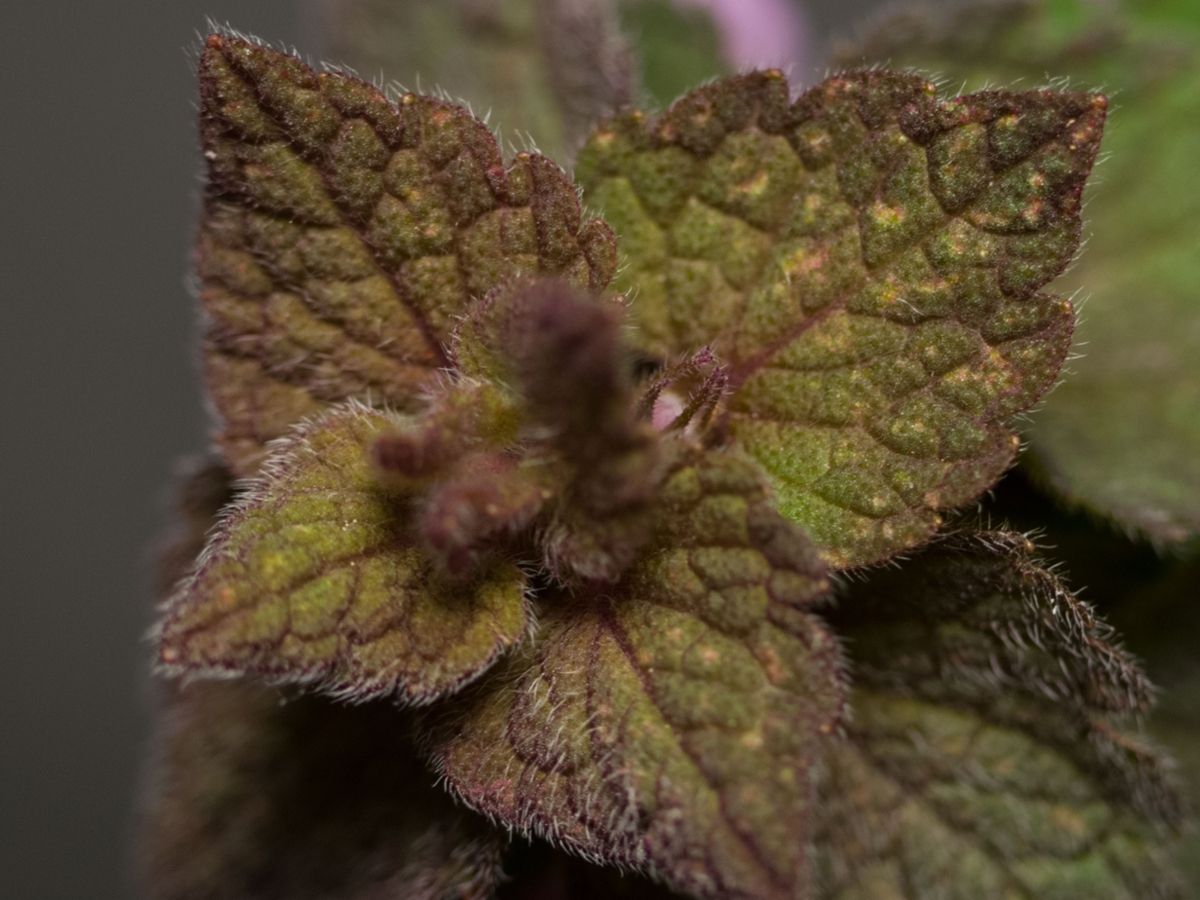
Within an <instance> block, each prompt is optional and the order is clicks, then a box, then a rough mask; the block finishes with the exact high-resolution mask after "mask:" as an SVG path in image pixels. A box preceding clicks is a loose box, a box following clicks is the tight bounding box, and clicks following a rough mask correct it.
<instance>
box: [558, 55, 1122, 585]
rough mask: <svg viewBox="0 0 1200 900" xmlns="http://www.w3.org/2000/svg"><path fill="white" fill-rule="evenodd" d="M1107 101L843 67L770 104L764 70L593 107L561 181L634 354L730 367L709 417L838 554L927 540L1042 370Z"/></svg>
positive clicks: (1010, 452)
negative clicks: (596, 125)
mask: <svg viewBox="0 0 1200 900" xmlns="http://www.w3.org/2000/svg"><path fill="white" fill-rule="evenodd" d="M1104 110H1105V101H1104V98H1103V97H1099V96H1095V95H1092V94H1079V93H1060V92H1050V91H1045V92H1028V93H1010V92H987V93H980V94H974V95H969V96H962V97H957V98H954V99H952V100H939V99H938V98H937V96H936V91H935V89H934V86H933V85H931V84H929V83H928V82H926V81H924V80H923V79H920V78H916V77H914V76H907V75H898V74H894V73H887V72H859V73H851V74H848V75H844V76H839V77H837V78H833V79H830V80H828V81H826V82H824V83H823V84H821V85H820V86H818V87H816V88H814V89H813V90H811V91H809V92H808V93H806V94H805V95H803V96H802V97H801V98H800V99H799V100H797V101H796V102H795V103H789V99H788V89H787V85H786V82H785V81H784V80H783V77H782V76H781V75H779V74H778V73H776V72H767V73H757V74H753V75H747V76H741V77H738V78H734V79H730V80H727V81H724V82H719V83H717V84H715V85H712V86H709V87H706V88H702V89H700V90H698V91H696V92H694V93H692V94H689V95H688V96H687V97H684V98H683V99H681V100H680V101H678V102H677V103H676V104H675V105H674V106H673V107H672V108H671V110H670V111H669V112H667V113H666V114H665V115H663V116H662V117H661V118H660V119H657V120H653V121H651V120H649V119H647V118H646V117H645V116H643V115H642V114H640V113H631V114H628V115H625V116H622V117H619V118H617V119H614V120H612V121H610V122H609V123H607V124H606V125H604V126H602V127H601V128H600V130H599V131H598V132H597V133H596V134H594V135H593V137H592V138H591V140H590V141H589V143H588V145H587V146H586V147H585V148H584V150H583V151H582V153H581V156H580V160H579V163H578V166H577V172H576V174H577V177H578V178H579V180H580V181H581V183H582V184H583V186H584V188H585V190H586V197H587V200H588V202H589V203H590V204H592V205H594V206H596V207H597V208H600V209H602V210H603V211H604V215H605V218H606V220H607V221H608V222H609V223H610V224H611V225H612V226H613V228H614V229H615V230H616V231H617V232H618V233H619V235H620V240H621V249H622V253H623V254H625V256H626V257H627V258H628V262H629V266H628V268H627V269H625V270H624V272H623V274H622V276H621V279H620V280H619V281H618V286H619V287H622V288H628V289H631V290H632V291H633V292H634V295H633V296H634V302H633V304H632V307H631V309H632V311H633V313H634V316H635V318H636V324H637V325H638V326H639V327H640V333H639V335H638V337H637V340H638V341H639V343H640V346H641V349H642V350H643V351H644V352H646V353H648V354H650V355H652V356H656V357H658V358H659V359H661V360H664V361H667V360H673V359H675V358H677V357H679V356H682V355H686V354H687V353H690V352H692V351H695V350H697V349H699V348H700V347H701V346H704V345H711V346H712V348H713V350H714V351H715V352H716V354H717V356H718V357H720V358H721V359H722V360H723V361H725V362H727V363H729V364H731V385H732V387H733V388H734V391H733V393H732V396H731V397H730V399H729V402H728V409H727V411H726V416H725V419H724V424H725V427H726V428H727V430H728V433H729V434H730V435H732V436H733V437H734V438H736V439H737V441H738V442H739V444H740V445H741V446H742V447H743V448H744V449H745V450H747V451H748V452H750V453H751V454H752V455H754V456H755V457H756V458H757V459H758V460H759V461H760V462H761V463H762V464H763V465H764V466H765V467H766V469H767V471H768V473H769V475H770V477H771V480H772V484H773V486H774V488H775V490H776V492H777V495H778V498H779V503H780V505H781V508H782V509H783V510H784V511H785V512H786V513H787V515H789V516H790V517H792V518H793V519H794V520H796V521H797V522H798V523H800V524H801V525H802V526H804V528H805V529H806V530H807V531H808V532H809V533H810V534H811V535H812V536H813V538H814V540H815V541H816V542H817V544H818V545H819V546H820V547H821V548H822V550H823V552H824V553H825V556H826V558H827V559H829V560H830V561H831V562H833V563H834V564H835V565H838V566H846V565H859V564H864V563H868V562H872V561H877V560H880V559H885V558H887V557H889V556H892V555H894V554H895V553H897V552H899V551H900V550H902V549H904V548H906V547H909V546H913V545H914V544H918V543H920V542H922V541H923V540H925V539H926V538H927V537H928V536H929V535H930V534H931V533H932V532H933V530H934V529H935V528H936V527H937V526H938V524H939V522H940V518H939V513H938V511H939V510H942V509H945V508H948V507H953V506H956V505H959V504H962V503H964V502H966V501H968V500H970V499H972V498H973V497H975V496H976V495H978V494H979V493H980V492H981V491H982V490H984V489H985V488H986V487H988V486H989V485H990V484H991V483H992V482H993V481H994V480H995V479H996V478H997V477H999V475H1000V474H1001V473H1002V472H1003V471H1004V469H1005V468H1006V467H1007V466H1008V464H1009V463H1010V462H1011V461H1012V459H1013V456H1014V454H1015V452H1016V447H1017V439H1016V437H1015V436H1014V435H1013V434H1012V433H1011V432H1010V431H1009V430H1008V428H1007V426H1006V425H1005V422H1006V421H1007V420H1008V419H1009V418H1010V417H1011V416H1013V415H1014V414H1015V413H1017V412H1019V411H1021V410H1023V409H1026V408H1027V407H1029V406H1030V405H1032V404H1033V403H1034V402H1035V401H1036V400H1037V399H1038V398H1039V397H1040V396H1041V395H1042V394H1043V393H1044V392H1045V391H1046V390H1047V389H1048V388H1049V387H1050V386H1051V385H1052V384H1053V382H1054V379H1055V377H1056V376H1057V374H1058V371H1059V367H1060V365H1061V362H1062V360H1063V358H1064V356H1065V354H1066V352H1067V347H1068V345H1069V343H1070V339H1071V328H1072V324H1073V318H1074V317H1073V311H1072V308H1071V305H1070V303H1068V302H1067V301H1065V300H1061V299H1059V298H1056V297H1052V296H1048V295H1045V294H1042V293H1039V290H1038V289H1039V288H1040V287H1041V286H1042V285H1044V284H1045V283H1046V282H1047V281H1049V280H1050V279H1051V278H1052V277H1053V276H1055V275H1057V274H1058V273H1059V272H1060V271H1061V270H1062V268H1063V267H1064V266H1065V265H1066V264H1067V263H1068V262H1069V260H1070V259H1071V257H1072V255H1073V254H1074V252H1075V249H1076V247H1077V245H1078V241H1079V230H1080V220H1079V208H1080V193H1081V191H1082V188H1083V183H1084V180H1085V178H1086V177H1087V174H1088V172H1089V170H1090V168H1091V165H1092V162H1093V161H1094V158H1095V154H1096V149H1097V146H1098V144H1099V139H1100V133H1101V130H1102V126H1103V121H1104Z"/></svg>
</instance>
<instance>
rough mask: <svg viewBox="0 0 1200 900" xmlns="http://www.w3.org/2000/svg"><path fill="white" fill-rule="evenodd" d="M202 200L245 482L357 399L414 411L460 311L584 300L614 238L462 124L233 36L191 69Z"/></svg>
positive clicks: (218, 398) (447, 111) (228, 411)
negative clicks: (503, 296) (558, 298)
mask: <svg viewBox="0 0 1200 900" xmlns="http://www.w3.org/2000/svg"><path fill="white" fill-rule="evenodd" d="M200 95H201V135H202V141H203V148H204V155H205V158H206V160H207V161H208V186H207V191H206V196H205V205H204V215H203V220H202V222H201V228H200V238H199V246H198V250H197V268H198V272H199V275H200V278H201V281H202V285H203V288H202V291H201V303H202V305H203V307H204V310H205V312H206V313H207V316H208V328H207V332H206V337H205V372H206V376H207V380H208V385H209V390H210V393H211V395H212V398H213V403H214V405H215V407H216V410H217V412H218V413H219V414H220V417H221V420H222V423H223V427H222V430H221V432H220V433H219V434H218V438H217V439H218V442H219V443H220V445H221V447H222V449H223V451H224V453H225V456H226V459H227V460H228V461H229V463H230V465H231V466H232V468H233V469H234V471H235V473H236V474H238V475H242V476H245V475H249V474H252V473H253V471H254V470H255V469H256V468H257V466H258V465H259V463H260V462H261V460H262V458H263V456H264V454H265V452H266V451H265V444H266V442H268V441H269V440H271V439H273V438H276V437H279V436H281V435H283V434H284V433H286V431H287V428H288V426H290V425H291V424H293V423H294V422H296V421H298V420H299V419H301V418H303V417H305V416H309V415H312V414H314V413H316V412H318V411H319V410H320V409H321V408H323V407H324V406H326V405H328V404H330V403H336V402H339V401H342V400H345V399H347V398H350V397H357V398H361V399H363V400H369V401H370V402H373V403H380V404H387V405H389V406H391V407H392V408H396V409H402V410H412V409H415V408H417V407H418V406H419V405H420V400H421V396H422V390H423V388H424V387H425V386H427V385H429V384H430V383H431V381H432V380H433V379H434V378H435V377H436V372H437V370H438V369H439V368H441V367H443V366H445V365H446V364H447V357H446V355H445V352H444V350H443V345H444V344H445V343H446V342H447V341H448V340H449V338H450V333H451V331H452V328H453V324H454V321H455V318H456V317H457V316H459V315H461V314H462V313H463V312H465V310H466V309H467V307H468V305H469V299H470V298H472V297H479V296H483V295H484V294H486V293H487V292H488V291H489V290H490V289H491V288H492V287H493V286H494V285H496V284H497V283H499V282H500V281H502V280H503V279H505V278H508V277H511V276H514V275H516V274H519V273H526V274H530V275H533V274H538V273H544V274H554V275H557V276H559V277H561V278H564V279H566V280H567V281H569V282H571V283H572V284H576V285H578V286H580V287H582V288H585V289H590V290H596V291H598V290H600V289H602V288H603V287H604V286H605V285H606V284H607V283H608V281H609V279H610V278H611V277H612V274H613V271H614V269H615V264H616V257H615V249H614V246H613V241H612V235H611V233H610V232H609V230H608V228H607V227H606V226H605V225H604V224H603V223H602V222H600V221H598V220H593V221H590V222H588V223H586V224H584V223H583V221H582V220H581V216H580V207H579V202H578V198H577V197H576V195H575V191H574V189H573V187H572V186H571V184H570V182H569V181H568V180H567V178H566V176H565V175H564V174H563V173H562V171H561V170H560V169H559V168H558V167H557V166H556V165H555V164H554V163H552V162H551V161H550V160H548V159H546V158H544V157H542V156H538V155H537V154H529V153H522V154H519V155H518V156H517V158H516V160H515V161H514V162H513V164H512V165H511V166H510V167H508V168H505V166H504V163H503V160H502V158H501V155H500V149H499V147H498V145H497V143H496V139H495V138H494V137H493V136H492V133H491V132H490V131H488V129H487V127H486V126H485V125H484V124H483V123H482V122H480V121H479V120H478V119H475V118H474V117H473V116H472V115H471V114H470V113H469V112H467V111H466V110H465V109H463V108H461V107H458V106H455V105H453V104H450V103H446V102H443V101H441V100H437V99H434V98H432V97H422V96H418V95H415V94H405V95H403V96H402V97H400V98H399V101H398V102H397V103H391V102H389V101H388V100H387V99H386V98H385V96H384V95H383V94H382V93H381V92H380V91H379V90H378V89H376V88H374V87H373V86H371V85H369V84H367V83H366V82H363V81H360V80H358V79H356V78H352V77H350V76H348V75H345V74H342V73H338V72H325V73H322V74H320V75H318V74H317V73H316V72H314V71H312V70H311V69H309V68H308V67H307V66H305V65H304V64H303V63H301V62H300V61H299V60H296V59H294V58H292V57H290V56H286V55H283V54H280V53H276V52H274V51H272V50H268V49H265V48H263V47H259V46H256V45H254V44H251V43H248V42H246V41H243V40H240V39H237V38H233V37H228V36H224V35H219V34H217V35H212V36H210V37H209V39H208V43H207V45H206V47H205V50H204V53H203V56H202V58H201V63H200Z"/></svg>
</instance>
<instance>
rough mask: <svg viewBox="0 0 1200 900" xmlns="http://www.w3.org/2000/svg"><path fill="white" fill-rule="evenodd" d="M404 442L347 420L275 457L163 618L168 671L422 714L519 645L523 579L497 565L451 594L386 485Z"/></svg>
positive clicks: (284, 447) (312, 429) (351, 411)
mask: <svg viewBox="0 0 1200 900" xmlns="http://www.w3.org/2000/svg"><path fill="white" fill-rule="evenodd" d="M397 427H398V423H397V420H396V419H395V418H394V417H392V416H390V415H387V414H384V413H379V412H373V411H370V410H368V409H366V408H365V407H361V406H357V405H349V406H346V407H342V408H339V409H337V410H335V411H332V412H330V413H328V414H326V415H325V416H324V417H323V418H321V419H318V420H317V421H315V422H311V423H308V424H306V425H304V426H303V427H302V428H300V429H299V430H298V431H296V433H295V434H293V435H292V436H291V437H289V438H288V439H286V440H285V441H283V442H281V443H280V444H279V445H278V446H277V447H276V448H275V450H274V454H273V455H272V456H271V457H270V459H269V460H268V463H267V465H266V467H265V469H264V472H265V474H264V475H263V476H261V477H260V478H259V480H258V482H257V483H256V484H254V485H253V486H252V487H251V488H250V489H249V490H248V491H247V492H246V494H245V495H244V496H243V497H242V498H241V499H240V501H239V503H238V504H237V505H236V506H235V507H234V508H233V509H232V510H231V511H230V512H228V513H227V514H226V516H225V518H224V519H223V520H222V522H221V525H220V527H219V528H218V529H217V531H216V533H215V534H214V536H213V537H212V539H211V542H210V544H209V547H208V549H207V550H206V552H205V553H204V555H203V556H202V558H201V559H200V562H199V564H198V566H197V568H196V571H195V573H194V574H193V575H192V576H191V577H190V578H189V579H187V580H186V581H185V582H184V583H183V584H182V585H181V586H180V588H179V590H178V591H177V592H176V594H175V596H174V597H173V598H172V599H171V600H170V601H169V603H168V604H167V608H166V613H165V619H164V622H163V624H162V625H161V627H160V629H161V630H160V636H159V637H160V650H159V655H160V660H161V663H162V665H163V667H164V668H165V669H166V670H167V671H168V672H170V673H172V674H178V675H187V676H204V677H219V678H229V677H235V676H258V677H265V678H267V679H269V680H272V681H275V682H280V683H300V684H311V685H314V686H316V687H318V688H320V689H321V690H323V691H326V692H329V693H333V694H336V695H339V696H344V697H349V698H353V699H359V700H361V699H365V698H368V697H372V696H380V695H385V694H390V695H393V696H395V697H396V698H397V699H399V700H401V701H404V702H408V703H426V702H429V701H431V700H433V699H435V698H437V697H439V696H443V695H445V694H447V693H450V692H453V691H455V690H457V689H459V688H460V687H462V686H463V685H464V684H466V683H467V682H469V681H471V680H472V679H474V678H476V677H477V676H478V675H480V674H481V673H482V672H483V671H485V670H486V669H487V668H488V667H489V666H490V665H491V664H492V663H493V662H494V661H495V659H496V658H497V656H499V654H500V653H501V652H502V651H503V650H504V649H505V648H507V647H509V646H511V645H513V644H515V643H516V642H517V641H518V640H520V638H521V637H522V636H523V635H524V634H525V632H526V631H527V629H528V626H529V615H528V610H527V601H526V598H525V578H524V576H523V575H522V573H521V572H520V571H519V570H518V569H517V568H516V566H514V565H512V564H510V563H507V562H504V561H502V560H499V559H493V560H491V561H490V562H489V564H488V565H487V566H486V567H484V568H482V569H481V570H480V571H478V572H476V573H475V574H474V577H472V578H470V579H468V580H467V581H466V582H465V583H464V582H463V581H461V580H455V581H450V580H448V578H447V577H446V576H444V575H442V574H441V573H439V571H438V570H437V568H436V566H435V565H434V563H433V560H432V559H431V558H430V557H429V556H428V554H427V553H426V552H425V551H424V549H422V547H421V544H420V538H419V535H418V534H417V533H416V532H415V530H414V528H413V524H412V517H413V516H412V509H411V505H410V504H409V502H408V501H407V500H406V499H405V498H402V497H397V496H395V495H393V494H389V493H387V492H385V491H384V490H382V489H381V488H380V487H379V485H378V484H377V483H376V480H375V477H374V472H373V468H372V465H371V460H370V455H369V454H370V447H371V445H372V443H373V442H374V441H375V440H376V439H377V438H378V437H379V436H380V434H381V433H384V432H386V431H388V430H390V429H394V428H397Z"/></svg>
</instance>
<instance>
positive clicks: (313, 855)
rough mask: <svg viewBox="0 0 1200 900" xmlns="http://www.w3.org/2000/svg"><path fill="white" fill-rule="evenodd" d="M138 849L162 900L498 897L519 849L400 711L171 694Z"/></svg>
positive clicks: (250, 688)
mask: <svg viewBox="0 0 1200 900" xmlns="http://www.w3.org/2000/svg"><path fill="white" fill-rule="evenodd" d="M161 715H162V718H161V721H160V725H159V729H158V734H157V737H156V745H157V746H156V753H155V756H156V759H155V764H154V769H153V771H152V773H151V776H152V778H151V781H150V784H151V785H152V787H153V792H152V794H151V796H150V797H149V798H148V803H147V806H146V809H145V811H144V812H143V815H142V822H141V838H140V846H139V851H140V853H139V858H140V868H141V869H142V876H143V881H144V883H145V886H146V887H147V888H148V889H149V893H150V896H153V897H154V898H155V900H227V898H231V897H237V898H239V900H275V898H281V897H286V898H289V900H379V898H383V897H404V898H406V900H486V898H488V897H490V896H492V891H493V889H494V887H495V885H496V884H497V883H498V882H499V880H500V876H501V870H500V864H501V855H502V853H503V852H504V850H505V847H506V844H507V840H506V839H505V837H504V835H503V834H502V833H500V832H498V831H496V830H495V829H493V828H491V827H490V826H489V825H488V823H487V822H486V821H484V820H483V819H482V818H480V817H478V816H475V815H474V814H472V813H470V812H468V811H467V810H464V809H463V808H462V807H461V806H460V805H458V804H456V803H454V802H453V800H452V799H451V798H450V797H449V795H447V794H446V793H445V792H444V791H442V790H440V789H438V788H437V787H435V785H434V783H433V776H432V775H431V774H430V772H429V771H428V770H427V769H426V768H425V766H424V764H423V763H422V761H421V758H420V756H419V754H418V753H417V750H416V748H415V745H414V743H413V739H412V734H411V723H410V722H409V720H408V718H406V717H405V716H404V715H402V714H401V713H399V712H397V710H396V709H395V707H394V706H393V705H392V704H390V703H372V704H362V705H356V706H347V705H342V704H334V703H331V702H329V701H327V700H324V699H322V698H318V697H312V696H308V697H300V698H292V699H288V698H285V697H283V696H281V695H280V694H278V693H277V692H276V691H273V690H269V689H266V688H263V687H261V686H256V685H245V684H215V683H200V684H192V685H188V686H187V687H185V688H182V689H180V688H175V687H173V688H171V689H169V695H168V697H167V700H166V705H165V708H164V709H163V710H162V714H161Z"/></svg>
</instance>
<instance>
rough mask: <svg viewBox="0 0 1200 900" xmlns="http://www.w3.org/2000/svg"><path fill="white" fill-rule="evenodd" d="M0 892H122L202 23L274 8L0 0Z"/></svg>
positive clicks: (30, 897)
mask: <svg viewBox="0 0 1200 900" xmlns="http://www.w3.org/2000/svg"><path fill="white" fill-rule="evenodd" d="M0 8H2V9H3V11H2V12H0V41H2V46H0V66H3V78H2V79H0V92H2V93H0V97H2V99H0V109H2V110H3V115H2V116H0V136H2V137H0V140H2V141H3V144H2V148H3V151H2V154H0V160H2V164H0V177H2V178H3V187H2V193H0V210H2V213H0V216H2V222H3V234H2V237H0V316H2V318H0V322H2V324H0V337H2V347H3V351H2V352H0V366H2V370H0V372H2V378H3V381H2V382H0V383H2V384H3V389H4V413H3V420H2V421H3V425H2V426H0V429H2V430H0V435H2V443H0V448H2V450H0V454H2V455H0V464H2V466H3V469H2V473H3V474H2V476H0V490H2V491H3V493H2V495H0V515H2V521H3V529H4V531H3V540H2V542H0V577H2V579H3V583H2V585H0V898H3V900H49V898H62V900H108V898H118V897H128V896H131V895H132V888H131V885H130V879H129V877H128V871H129V865H128V855H129V851H128V849H127V847H128V836H129V824H130V807H131V800H132V797H133V792H134V786H135V783H136V778H137V772H138V768H139V765H140V757H141V755H142V749H143V747H144V744H145V741H146V737H147V732H148V725H149V712H150V708H151V693H150V690H149V688H148V678H147V671H148V662H147V661H148V658H149V654H148V648H147V646H146V645H145V644H144V643H143V642H142V639H141V635H142V633H143V632H144V631H145V628H146V626H147V625H148V624H149V620H150V612H149V610H150V606H151V592H150V584H151V574H150V573H151V567H150V565H149V564H148V560H149V557H150V549H151V543H152V541H153V538H154V537H155V535H156V533H157V532H158V531H159V530H160V528H161V525H162V524H163V522H164V520H165V516H164V508H165V503H164V499H163V498H164V495H165V493H166V487H167V486H168V484H169V481H170V475H171V472H172V467H173V465H174V462H175V460H176V459H177V458H178V457H180V456H182V455H184V454H186V453H191V452H195V451H197V450H201V449H203V448H204V446H205V443H206V439H205V431H206V421H205V416H204V413H203V409H202V407H201V402H200V389H199V381H198V378H197V373H196V366H195V352H194V341H193V338H194V332H193V322H194V313H193V311H192V308H191V300H190V298H189V296H188V293H187V290H186V288H185V286H184V278H185V275H186V272H187V268H188V253H189V245H190V242H191V230H192V219H193V216H194V214H195V211H196V206H197V196H198V186H199V181H198V175H199V172H200V160H199V154H198V153H197V152H196V139H195V137H194V130H195V129H194V121H193V119H194V105H193V104H194V100H193V95H194V92H195V91H194V75H193V58H194V57H193V53H192V51H193V50H194V48H195V47H196V46H197V45H198V43H199V38H198V37H197V31H198V30H202V29H204V27H205V16H206V15H212V16H213V17H214V18H217V19H220V20H225V19H229V20H230V21H232V22H234V23H236V24H237V26H238V27H240V28H243V29H246V30H250V31H253V32H255V33H258V34H262V35H264V36H269V37H270V38H272V39H278V40H284V41H287V42H289V43H297V44H300V43H303V35H302V34H301V29H300V21H299V16H298V14H297V11H296V10H297V3H296V2H295V0H270V2H241V3H238V2H233V0H153V2H146V0H137V2H131V0H126V2H122V3H70V4H67V3H54V2H40V3H39V2H33V0H7V2H5V3H0Z"/></svg>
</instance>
